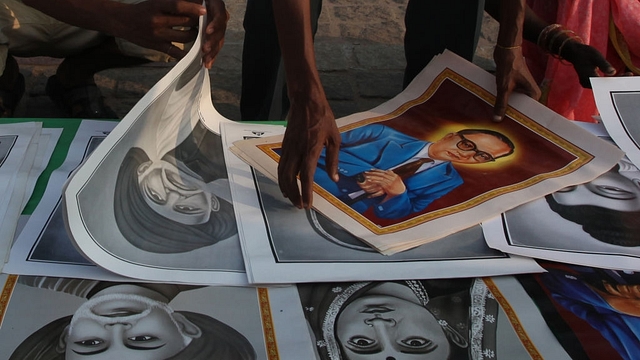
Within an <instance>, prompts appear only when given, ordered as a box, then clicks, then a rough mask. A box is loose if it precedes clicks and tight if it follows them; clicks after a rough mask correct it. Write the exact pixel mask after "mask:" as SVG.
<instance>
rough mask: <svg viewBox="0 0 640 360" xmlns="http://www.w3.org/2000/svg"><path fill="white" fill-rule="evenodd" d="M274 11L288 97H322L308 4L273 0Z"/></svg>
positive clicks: (293, 0)
mask: <svg viewBox="0 0 640 360" xmlns="http://www.w3.org/2000/svg"><path fill="white" fill-rule="evenodd" d="M273 11H274V17H275V20H276V27H277V31H278V40H279V42H280V49H281V52H282V59H283V61H284V67H285V74H286V77H287V88H288V91H289V97H290V98H291V100H292V101H296V99H297V98H299V97H302V98H307V97H313V96H322V97H324V90H323V89H322V84H321V82H320V76H319V74H318V70H317V68H316V60H315V51H314V48H313V32H312V28H311V9H310V3H309V1H307V0H273Z"/></svg>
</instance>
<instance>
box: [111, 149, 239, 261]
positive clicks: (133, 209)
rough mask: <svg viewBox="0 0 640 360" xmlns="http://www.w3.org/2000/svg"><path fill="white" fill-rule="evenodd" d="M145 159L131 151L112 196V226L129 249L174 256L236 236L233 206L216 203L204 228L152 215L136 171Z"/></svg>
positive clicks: (124, 160) (140, 150) (147, 158)
mask: <svg viewBox="0 0 640 360" xmlns="http://www.w3.org/2000/svg"><path fill="white" fill-rule="evenodd" d="M147 161H149V157H148V156H147V154H146V153H145V152H144V150H142V149H140V148H135V147H134V148H131V149H130V150H129V151H128V152H127V154H126V156H125V157H124V159H123V160H122V164H121V166H120V170H119V171H118V177H117V180H116V187H115V193H114V212H115V218H116V223H117V224H118V228H119V229H120V232H121V233H122V235H123V236H124V237H125V239H127V241H129V242H130V243H131V244H132V245H133V246H135V247H137V248H139V249H142V250H145V251H149V252H154V253H163V254H174V253H181V252H187V251H191V250H194V249H198V248H201V247H205V246H209V245H213V244H215V243H217V242H218V241H220V240H223V239H226V238H228V237H230V236H232V235H234V234H236V233H237V227H236V220H235V215H234V213H233V206H232V205H231V204H229V203H228V202H227V201H225V200H224V199H219V201H220V209H219V210H218V211H217V212H212V213H211V216H210V218H209V221H208V222H206V223H204V224H197V225H185V224H182V223H179V222H177V221H173V220H170V219H167V218H165V217H164V216H162V215H160V214H158V213H156V212H155V211H154V210H153V209H152V208H151V207H149V205H148V204H147V203H146V202H145V199H144V195H143V193H142V191H141V190H140V186H139V184H138V174H137V169H138V167H139V166H140V164H142V163H144V162H147Z"/></svg>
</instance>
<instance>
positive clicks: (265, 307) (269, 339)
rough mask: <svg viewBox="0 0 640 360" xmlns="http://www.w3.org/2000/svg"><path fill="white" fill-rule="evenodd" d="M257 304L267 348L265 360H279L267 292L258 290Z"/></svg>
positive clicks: (263, 289) (261, 289) (264, 289)
mask: <svg viewBox="0 0 640 360" xmlns="http://www.w3.org/2000/svg"><path fill="white" fill-rule="evenodd" d="M258 302H259V303H260V314H261V316H262V331H263V333H264V342H265V345H266V347H267V358H268V359H269V360H279V359H280V355H279V354H278V342H277V341H276V331H275V329H274V327H273V317H272V316H271V304H270V303H269V290H267V289H266V288H258Z"/></svg>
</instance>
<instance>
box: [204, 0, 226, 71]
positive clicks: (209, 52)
mask: <svg viewBox="0 0 640 360" xmlns="http://www.w3.org/2000/svg"><path fill="white" fill-rule="evenodd" d="M206 3H207V24H206V25H205V30H204V39H203V41H202V62H203V63H204V67H206V68H207V69H211V66H212V65H213V62H214V61H215V59H216V56H217V55H218V52H220V49H221V48H222V45H223V44H224V34H225V31H226V30H227V22H228V21H229V12H228V11H227V9H226V8H225V5H224V1H222V0H207V1H206Z"/></svg>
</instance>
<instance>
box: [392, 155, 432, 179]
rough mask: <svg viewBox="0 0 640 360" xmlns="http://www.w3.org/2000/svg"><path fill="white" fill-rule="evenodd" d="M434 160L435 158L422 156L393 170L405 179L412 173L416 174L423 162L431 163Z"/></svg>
mask: <svg viewBox="0 0 640 360" xmlns="http://www.w3.org/2000/svg"><path fill="white" fill-rule="evenodd" d="M432 162H433V159H430V158H420V159H418V160H414V161H411V162H408V163H406V164H403V165H400V166H398V167H397V168H395V169H393V172H394V173H396V174H397V175H398V176H400V178H401V179H403V180H404V179H407V178H409V177H410V176H411V175H413V174H415V173H416V172H417V171H418V169H420V167H421V166H422V165H423V164H429V163H432Z"/></svg>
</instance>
